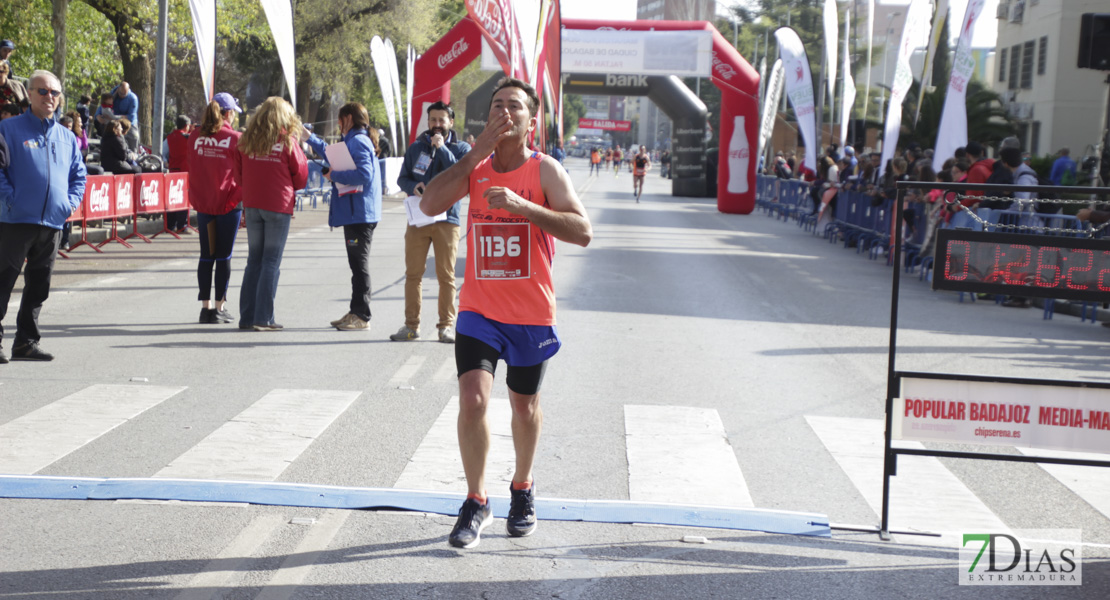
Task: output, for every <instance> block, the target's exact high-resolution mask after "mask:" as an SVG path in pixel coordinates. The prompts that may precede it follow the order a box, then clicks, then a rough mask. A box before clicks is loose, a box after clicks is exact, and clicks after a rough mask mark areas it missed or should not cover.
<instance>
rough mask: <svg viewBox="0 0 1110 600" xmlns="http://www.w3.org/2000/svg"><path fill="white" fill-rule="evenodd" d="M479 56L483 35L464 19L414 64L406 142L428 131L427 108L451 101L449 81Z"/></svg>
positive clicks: (476, 27) (473, 24) (472, 22)
mask: <svg viewBox="0 0 1110 600" xmlns="http://www.w3.org/2000/svg"><path fill="white" fill-rule="evenodd" d="M481 52H482V31H481V29H479V28H478V25H477V24H476V23H474V21H473V20H472V19H470V18H469V17H468V18H464V19H462V20H460V21H459V22H458V24H456V25H455V27H454V28H452V29H451V31H449V32H447V34H446V35H444V36H443V37H442V38H440V40H439V41H438V42H436V43H434V44H432V47H431V48H428V51H427V52H425V53H424V54H422V55H420V57H418V58H417V59H416V62H415V63H413V78H412V80H411V83H412V86H413V88H412V89H413V91H412V101H411V102H410V104H409V110H410V111H411V114H412V126H411V127H410V128H409V138H410V139H415V138H416V136H418V135H420V132H421V131H423V130H425V129H427V119H426V112H427V106H428V105H429V104H432V103H433V102H437V101H439V100H443V101H444V102H450V101H451V87H450V86H451V78H452V77H454V76H455V75H457V74H458V73H459V71H462V70H463V68H464V67H466V66H467V65H469V64H470V63H471V62H473V61H474V59H475V58H478V56H479V55H480V54H481Z"/></svg>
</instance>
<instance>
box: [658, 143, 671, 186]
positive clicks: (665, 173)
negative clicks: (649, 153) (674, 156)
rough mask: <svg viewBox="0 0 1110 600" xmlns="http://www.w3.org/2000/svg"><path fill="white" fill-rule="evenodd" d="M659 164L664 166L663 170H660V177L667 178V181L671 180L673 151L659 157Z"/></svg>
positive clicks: (664, 152)
mask: <svg viewBox="0 0 1110 600" xmlns="http://www.w3.org/2000/svg"><path fill="white" fill-rule="evenodd" d="M659 164H660V165H662V168H661V169H659V176H660V177H666V178H667V179H670V178H671V151H670V150H664V151H663V155H662V156H660V157H659Z"/></svg>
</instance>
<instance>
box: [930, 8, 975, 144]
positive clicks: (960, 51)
mask: <svg viewBox="0 0 1110 600" xmlns="http://www.w3.org/2000/svg"><path fill="white" fill-rule="evenodd" d="M983 4H984V0H971V2H968V4H967V11H966V12H965V13H964V20H963V25H961V27H960V41H959V42H957V43H956V55H955V57H953V58H952V74H951V75H950V76H949V78H948V93H947V94H945V95H944V111H943V112H942V113H941V114H940V130H939V131H938V132H937V144H936V153H935V154H934V155H933V156H934V158H935V159H936V162H940V163H943V162H944V161H945V160H948V159H949V158H950V157H952V156H955V155H956V148H959V147H960V146H966V145H967V142H968V139H967V84H968V82H970V81H971V74H972V73H973V72H974V71H975V57H974V56H973V55H972V54H971V32H972V31H974V30H975V21H976V20H977V19H978V18H979V15H980V14H981V13H982V12H983Z"/></svg>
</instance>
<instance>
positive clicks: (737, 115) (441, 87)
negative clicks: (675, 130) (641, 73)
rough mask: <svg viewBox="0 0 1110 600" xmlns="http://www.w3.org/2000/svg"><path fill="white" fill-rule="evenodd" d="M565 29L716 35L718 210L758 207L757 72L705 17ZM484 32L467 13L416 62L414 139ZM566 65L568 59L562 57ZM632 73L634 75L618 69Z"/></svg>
mask: <svg viewBox="0 0 1110 600" xmlns="http://www.w3.org/2000/svg"><path fill="white" fill-rule="evenodd" d="M562 25H563V28H564V29H565V30H593V31H646V32H675V31H706V32H708V33H709V35H710V36H711V38H712V45H711V50H710V52H711V54H710V79H711V81H712V82H713V84H714V85H716V86H717V88H718V89H720V90H721V114H720V115H719V118H720V124H719V126H718V131H719V132H720V147H719V155H718V156H719V161H718V162H719V165H720V167H719V170H718V173H717V209H718V210H720V211H721V212H723V213H732V214H748V213H751V212H752V211H753V210H754V209H755V170H756V166H757V165H756V163H757V157H756V156H755V153H754V152H752V151H751V150H754V149H755V148H756V147H757V146H758V134H759V73H757V72H756V70H755V69H754V68H752V66H751V65H750V64H748V62H747V61H746V60H744V58H743V57H742V56H740V53H738V52H737V51H736V49H735V48H733V47H732V44H730V43H729V42H728V41H726V40H725V39H724V37H722V36H721V34H720V33H719V32H718V31H717V29H716V28H715V27H713V25H711V24H710V23H708V22H705V21H594V20H585V19H563V21H562ZM481 52H482V32H481V29H480V28H479V27H478V25H477V24H475V23H474V21H473V20H471V19H470V18H469V17H467V18H464V19H462V20H461V21H459V23H458V24H457V25H456V26H455V27H454V28H453V29H452V30H451V31H449V32H448V33H447V34H446V35H445V36H443V38H441V39H440V40H439V41H438V42H436V43H435V44H433V45H432V47H431V48H429V49H428V51H427V52H425V53H424V54H423V55H422V56H421V57H420V58H419V59H418V60H417V61H416V64H415V66H414V69H413V70H414V83H413V98H412V105H411V106H410V110H411V111H412V114H413V115H414V116H415V118H414V119H413V123H412V128H411V130H410V132H409V133H410V136H409V137H410V139H415V137H416V136H417V135H418V134H419V133H420V130H421V129H422V128H423V126H424V113H425V112H426V108H427V106H428V105H429V104H431V103H433V102H436V101H437V100H443V101H445V102H450V100H451V90H450V85H451V78H452V77H454V76H455V75H457V74H458V73H459V71H461V70H462V69H463V67H465V66H466V65H468V64H470V62H471V61H473V60H475V59H476V58H478V57H479V56H480V55H481ZM563 62H564V69H565V68H566V64H565V63H566V62H567V61H566V60H565V57H564V61H563ZM618 74H620V75H630V74H635V73H618Z"/></svg>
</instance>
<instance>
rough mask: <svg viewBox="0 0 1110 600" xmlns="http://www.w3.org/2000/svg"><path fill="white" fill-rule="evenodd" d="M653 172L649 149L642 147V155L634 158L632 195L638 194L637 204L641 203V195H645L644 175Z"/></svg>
mask: <svg viewBox="0 0 1110 600" xmlns="http://www.w3.org/2000/svg"><path fill="white" fill-rule="evenodd" d="M650 170H651V157H650V156H648V153H647V148H646V147H644V146H640V153H639V154H637V155H636V156H633V157H632V193H634V194H636V202H639V201H640V194H642V193H644V175H647V172H648V171H650Z"/></svg>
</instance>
